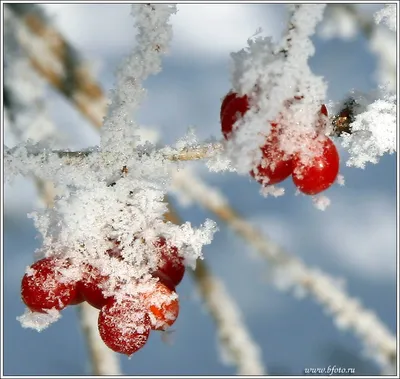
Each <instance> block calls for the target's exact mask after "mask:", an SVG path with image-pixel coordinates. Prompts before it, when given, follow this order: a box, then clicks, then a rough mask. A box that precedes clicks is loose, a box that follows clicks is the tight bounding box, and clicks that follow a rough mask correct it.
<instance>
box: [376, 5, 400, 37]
mask: <svg viewBox="0 0 400 379" xmlns="http://www.w3.org/2000/svg"><path fill="white" fill-rule="evenodd" d="M396 7H397V5H396V4H385V7H384V8H382V9H381V10H380V11H378V12H376V13H375V22H376V23H377V24H380V23H385V24H386V25H387V26H388V28H389V29H390V30H392V31H394V32H395V31H396V21H397V17H396Z"/></svg>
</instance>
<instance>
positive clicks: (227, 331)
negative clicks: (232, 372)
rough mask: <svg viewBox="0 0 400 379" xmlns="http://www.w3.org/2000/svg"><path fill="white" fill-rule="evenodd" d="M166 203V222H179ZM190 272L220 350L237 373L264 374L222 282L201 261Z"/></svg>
mask: <svg viewBox="0 0 400 379" xmlns="http://www.w3.org/2000/svg"><path fill="white" fill-rule="evenodd" d="M166 200H167V202H168V208H169V211H168V212H167V213H166V214H165V219H166V220H167V221H170V222H173V223H174V224H180V223H182V221H181V220H180V218H179V216H178V214H177V212H176V210H175V209H174V208H173V207H172V206H171V203H170V201H168V199H166ZM191 275H192V277H193V279H194V281H195V283H196V285H197V288H198V291H199V293H200V296H201V297H202V299H203V301H204V304H205V306H206V307H207V309H208V311H209V312H210V315H211V317H212V318H213V320H214V321H215V326H216V328H217V333H218V338H219V342H220V350H221V352H222V353H223V357H224V358H225V359H228V360H229V363H231V364H234V365H235V366H236V367H237V374H238V375H267V368H266V367H265V364H263V362H262V357H261V351H260V347H259V346H258V345H257V344H256V342H255V341H254V340H253V338H252V336H251V334H250V331H249V330H248V329H247V327H246V324H245V323H244V320H243V317H242V314H241V311H240V309H239V307H238V306H237V304H236V302H235V300H234V299H233V298H232V297H231V296H230V294H229V292H228V291H227V289H226V288H225V286H224V284H223V283H222V282H221V280H219V279H218V278H217V277H216V276H215V275H214V274H213V273H212V271H211V269H210V267H209V266H208V265H207V263H206V262H204V261H198V262H197V265H196V269H195V270H193V271H191Z"/></svg>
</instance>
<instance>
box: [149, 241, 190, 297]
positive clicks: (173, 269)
mask: <svg viewBox="0 0 400 379" xmlns="http://www.w3.org/2000/svg"><path fill="white" fill-rule="evenodd" d="M154 246H155V247H156V249H157V252H158V254H159V264H158V267H157V271H156V272H155V273H153V276H155V277H158V278H159V279H160V281H165V282H166V283H165V284H167V283H168V279H170V282H171V283H172V284H173V287H174V288H175V287H176V286H177V285H178V284H179V283H180V282H181V281H182V279H183V277H184V275H185V265H184V260H183V257H181V256H180V255H179V253H178V249H177V248H176V247H175V246H172V245H170V244H168V243H167V241H166V240H165V238H164V237H160V238H158V239H157V240H156V242H155V243H154ZM167 286H168V287H170V285H167ZM170 288H171V287H170ZM174 288H171V289H172V290H173V289H174Z"/></svg>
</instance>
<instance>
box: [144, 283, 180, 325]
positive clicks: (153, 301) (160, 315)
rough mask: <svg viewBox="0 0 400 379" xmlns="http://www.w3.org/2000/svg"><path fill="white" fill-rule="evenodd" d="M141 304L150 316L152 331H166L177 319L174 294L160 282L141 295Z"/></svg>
mask: <svg viewBox="0 0 400 379" xmlns="http://www.w3.org/2000/svg"><path fill="white" fill-rule="evenodd" d="M143 303H144V307H145V309H146V310H147V311H148V313H149V315H150V320H151V327H152V329H153V330H165V329H168V328H169V327H170V326H171V325H172V324H173V323H174V322H175V320H176V319H177V318H178V315H179V300H178V298H177V295H176V292H174V291H171V290H170V289H169V288H168V287H167V286H165V285H164V284H162V283H160V282H158V283H156V285H155V287H154V288H153V289H152V290H151V291H150V292H148V293H145V294H143Z"/></svg>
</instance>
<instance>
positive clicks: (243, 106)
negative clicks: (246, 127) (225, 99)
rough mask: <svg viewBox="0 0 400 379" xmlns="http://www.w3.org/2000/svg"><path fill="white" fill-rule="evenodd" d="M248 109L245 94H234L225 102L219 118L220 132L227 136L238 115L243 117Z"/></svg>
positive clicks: (226, 137)
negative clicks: (222, 112) (220, 118)
mask: <svg viewBox="0 0 400 379" xmlns="http://www.w3.org/2000/svg"><path fill="white" fill-rule="evenodd" d="M248 109H249V102H248V97H247V96H246V95H244V96H241V97H238V96H235V97H234V98H233V99H231V100H230V101H229V103H227V104H226V106H225V111H224V114H223V115H222V120H221V127H222V133H223V135H224V137H225V139H228V138H229V135H230V134H231V133H232V129H233V125H234V124H235V122H236V121H237V120H238V119H239V117H243V115H244V114H245V113H246V112H247V110H248ZM238 116H239V117H238Z"/></svg>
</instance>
